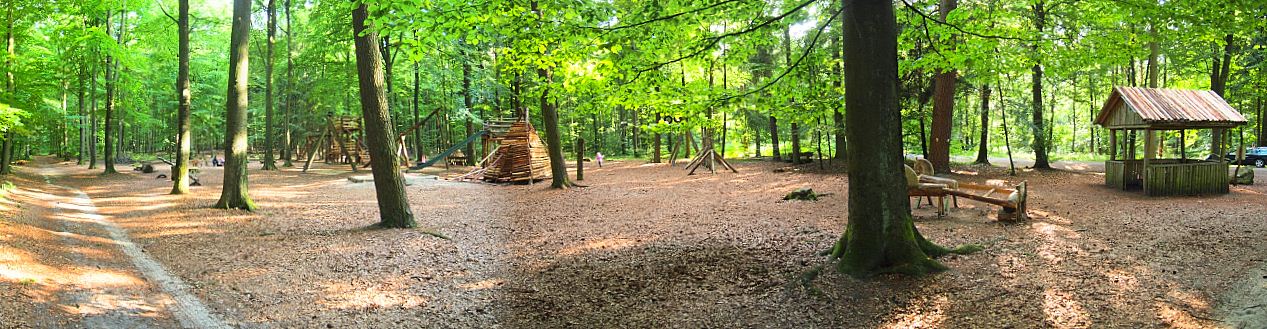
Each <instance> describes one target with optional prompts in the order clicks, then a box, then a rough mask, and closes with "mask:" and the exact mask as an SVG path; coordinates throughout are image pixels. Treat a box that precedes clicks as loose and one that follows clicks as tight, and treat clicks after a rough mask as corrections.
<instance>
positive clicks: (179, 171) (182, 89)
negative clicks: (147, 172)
mask: <svg viewBox="0 0 1267 329" xmlns="http://www.w3.org/2000/svg"><path fill="white" fill-rule="evenodd" d="M179 6H180V9H179V13H177V18H176V26H177V35H178V39H179V41H178V42H177V53H178V55H177V58H178V59H177V64H176V101H177V104H178V105H176V140H177V144H178V146H177V148H176V166H175V167H173V168H172V192H171V193H172V194H185V193H189V152H190V151H191V149H190V145H191V144H190V140H189V139H190V138H191V137H192V136H191V135H190V133H189V129H190V123H189V105H190V102H191V100H190V98H191V95H190V91H189V0H180V5H179Z"/></svg>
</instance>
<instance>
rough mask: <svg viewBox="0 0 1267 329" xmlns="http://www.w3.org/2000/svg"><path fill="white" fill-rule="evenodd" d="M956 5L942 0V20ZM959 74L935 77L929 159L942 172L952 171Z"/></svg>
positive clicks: (939, 74)
mask: <svg viewBox="0 0 1267 329" xmlns="http://www.w3.org/2000/svg"><path fill="white" fill-rule="evenodd" d="M956 6H958V3H957V1H956V0H941V5H940V7H941V10H940V11H941V19H942V21H945V20H946V17H947V16H949V15H950V11H952V10H954V9H955V7H956ZM952 43H953V41H952ZM951 48H952V49H953V47H951ZM957 75H958V73H957V72H955V70H948V71H940V70H939V71H938V72H937V75H936V77H935V78H934V80H936V82H934V87H933V88H934V91H933V94H934V96H933V127H932V132H931V133H932V143H930V144H931V145H929V150H928V161H929V162H932V163H933V171H934V172H937V173H941V174H946V173H950V128H951V126H952V125H954V114H955V79H956V76H957Z"/></svg>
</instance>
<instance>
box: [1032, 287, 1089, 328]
mask: <svg viewBox="0 0 1267 329" xmlns="http://www.w3.org/2000/svg"><path fill="white" fill-rule="evenodd" d="M1043 314H1044V315H1046V318H1047V324H1048V325H1051V326H1052V327H1054V328H1088V327H1090V325H1091V321H1090V315H1089V314H1087V310H1086V309H1084V308H1083V307H1082V303H1079V302H1078V301H1077V300H1074V298H1073V295H1071V294H1069V293H1067V292H1063V291H1057V290H1055V289H1052V288H1047V289H1045V290H1044V291H1043Z"/></svg>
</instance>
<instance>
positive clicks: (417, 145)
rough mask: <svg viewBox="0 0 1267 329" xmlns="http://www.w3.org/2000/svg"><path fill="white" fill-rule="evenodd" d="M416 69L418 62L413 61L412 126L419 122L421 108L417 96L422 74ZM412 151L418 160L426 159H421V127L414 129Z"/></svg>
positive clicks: (419, 90) (420, 88) (420, 89)
mask: <svg viewBox="0 0 1267 329" xmlns="http://www.w3.org/2000/svg"><path fill="white" fill-rule="evenodd" d="M418 71H419V64H418V62H416V61H415V62H414V90H413V108H414V126H418V124H419V122H421V121H422V108H421V105H422V104H421V103H419V102H418V100H419V96H420V94H421V91H422V87H421V83H422V75H421V74H419V72H418ZM414 153H416V154H417V156H418V162H422V161H426V160H423V157H425V155H423V153H426V152H423V150H422V128H418V129H414Z"/></svg>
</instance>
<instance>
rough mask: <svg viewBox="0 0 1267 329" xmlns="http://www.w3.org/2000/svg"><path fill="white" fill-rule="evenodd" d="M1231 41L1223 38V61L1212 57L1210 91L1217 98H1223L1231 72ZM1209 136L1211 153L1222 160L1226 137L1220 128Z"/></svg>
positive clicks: (1230, 37) (1229, 36)
mask: <svg viewBox="0 0 1267 329" xmlns="http://www.w3.org/2000/svg"><path fill="white" fill-rule="evenodd" d="M1232 41H1233V37H1232V35H1231V34H1228V35H1226V36H1224V37H1223V59H1222V60H1221V61H1220V60H1219V57H1218V56H1215V57H1214V65H1213V66H1212V68H1213V70H1214V72H1213V74H1211V75H1210V90H1212V91H1214V93H1216V94H1219V96H1224V92H1225V91H1226V89H1227V78H1228V76H1229V73H1230V72H1228V71H1230V70H1231V63H1232V50H1233V49H1234V48H1233V45H1232ZM1210 134H1211V135H1210V144H1211V145H1210V151H1211V153H1213V155H1215V156H1216V158H1218V159H1223V158H1224V157H1223V155H1224V154H1226V153H1227V151H1226V150H1225V148H1224V144H1225V143H1224V141H1223V139H1224V136H1225V135H1226V134H1225V133H1224V130H1223V129H1221V128H1215V129H1211V130H1210Z"/></svg>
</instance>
